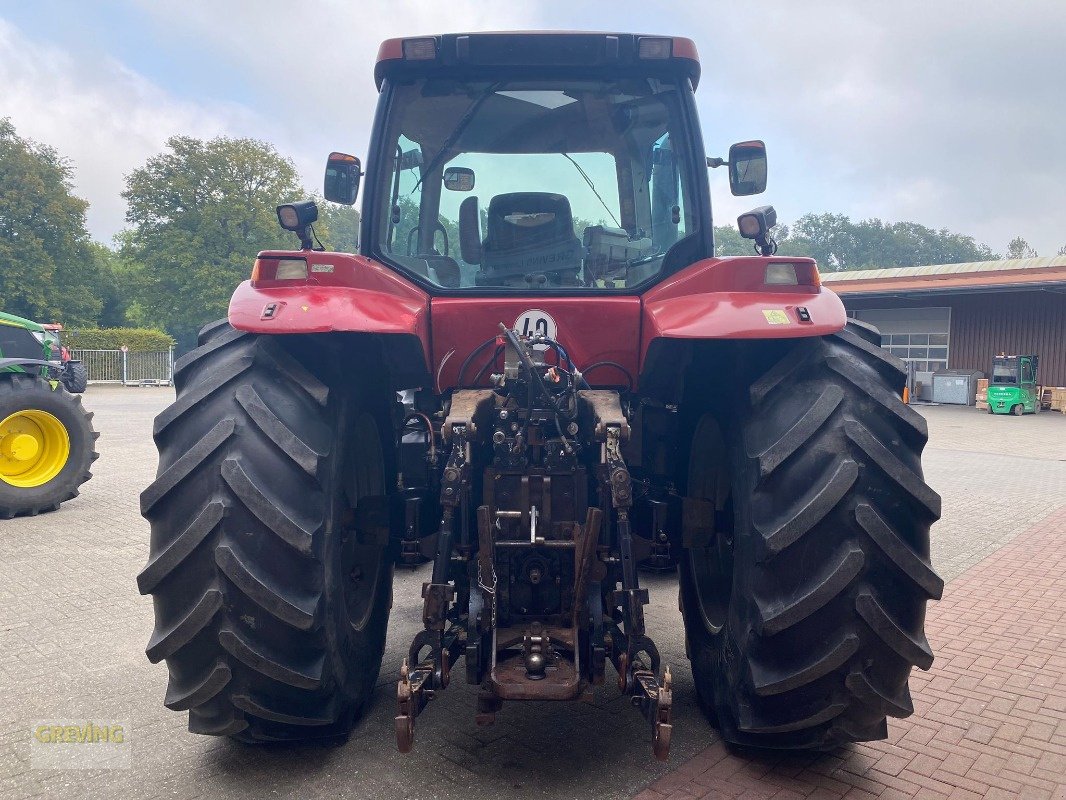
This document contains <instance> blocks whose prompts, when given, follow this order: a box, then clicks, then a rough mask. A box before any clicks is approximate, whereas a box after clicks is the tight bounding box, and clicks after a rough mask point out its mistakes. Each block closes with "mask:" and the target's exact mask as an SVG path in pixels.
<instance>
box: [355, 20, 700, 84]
mask: <svg viewBox="0 0 1066 800" xmlns="http://www.w3.org/2000/svg"><path fill="white" fill-rule="evenodd" d="M574 67H577V68H581V69H585V70H594V69H596V68H602V69H610V70H618V69H619V68H628V69H629V70H631V71H637V72H646V73H648V74H649V75H650V74H656V73H661V72H673V73H680V74H682V75H684V76H686V77H688V78H689V80H690V81H691V82H692V88H693V89H695V88H696V86H697V84H698V83H699V79H700V59H699V54H698V53H697V52H696V45H695V43H694V42H693V41H692V40H691V39H686V38H684V37H680V36H650V35H645V34H634V33H593V32H579V31H510V32H507V31H493V32H485V33H447V34H439V35H435V36H410V37H403V38H399V39H386V40H385V41H384V42H382V43H381V46H380V47H379V48H378V57H377V64H376V65H375V67H374V81H375V83H376V84H377V87H378V89H379V90H380V89H381V85H382V83H383V81H384V79H385V77H386V76H390V75H405V74H406V75H426V74H437V73H456V72H478V73H482V74H485V73H489V72H491V70H492V69H493V68H497V69H499V68H516V69H521V70H526V71H528V70H533V69H536V68H543V69H551V68H574Z"/></svg>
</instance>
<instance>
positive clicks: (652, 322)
mask: <svg viewBox="0 0 1066 800" xmlns="http://www.w3.org/2000/svg"><path fill="white" fill-rule="evenodd" d="M770 264H775V265H777V264H790V265H792V269H794V270H795V273H796V277H797V284H795V285H781V284H767V283H766V277H765V276H766V269H767V266H768V265H770ZM643 306H644V308H643V320H642V325H641V368H642V369H643V366H644V364H645V361H646V359H647V355H648V349H649V348H650V347H651V346H652V343H653V342H655V341H656V340H658V339H795V338H804V337H810V336H826V335H828V334H832V333H836V332H837V331H840V330H842V329H843V328H844V324H845V323H846V322H847V314H846V313H845V311H844V304H843V303H842V302H841V301H840V298H839V297H837V296H836V295H835V294H834V293H833V292H831V291H829V290H828V289H826V288H824V287H823V286H821V285H820V281H819V278H818V272H817V268H816V267H815V263H814V260H813V259H810V258H792V257H780V256H771V257H763V256H744V257H737V258H711V259H705V260H702V261H697V262H696V263H694V264H692V265H690V266H688V267H686V268H685V269H683V270H681V271H679V272H678V273H676V274H675V275H673V276H671V277H670V278H669V279H667V280H666V281H664V282H663V283H660V284H659V285H657V286H654V287H652V288H651V289H650V290H648V291H647V292H646V293H645V294H644V304H643ZM801 309H805V310H806V317H807V319H804V318H803V316H804V315H803V311H801Z"/></svg>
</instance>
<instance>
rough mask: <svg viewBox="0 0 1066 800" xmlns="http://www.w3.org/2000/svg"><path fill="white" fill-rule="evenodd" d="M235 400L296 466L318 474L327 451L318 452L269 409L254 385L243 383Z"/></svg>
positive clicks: (311, 473)
mask: <svg viewBox="0 0 1066 800" xmlns="http://www.w3.org/2000/svg"><path fill="white" fill-rule="evenodd" d="M236 398H237V402H238V403H240V404H241V407H242V408H243V409H244V410H245V411H246V412H247V414H248V417H249V419H251V420H252V422H254V423H255V424H256V426H257V427H258V428H259V430H261V431H262V432H263V433H265V434H266V435H267V436H268V437H269V438H270V441H272V442H273V443H274V444H276V445H277V447H278V450H280V451H281V452H282V453H284V454H285V455H287V456H288V457H289V458H291V459H292V460H293V461H294V462H295V463H296V464H297V466H299V467H300V468H301V469H302V470H303V471H304V472H306V473H307V474H308V475H310V476H311V477H312V478H314V477H316V476H317V475H318V468H319V465H320V464H321V462H322V459H323V458H325V457H326V456H327V455H328V453H323V452H319V451H318V450H315V449H314V448H313V447H311V446H310V445H309V444H307V443H306V442H305V441H304V440H303V439H301V438H300V437H299V436H297V435H296V434H295V433H293V432H292V430H291V429H290V428H289V427H288V426H287V425H286V424H285V423H284V422H282V421H281V419H280V418H279V417H278V416H277V415H276V414H275V413H274V412H273V411H271V410H270V407H269V406H267V404H266V403H265V402H264V401H263V398H262V397H260V396H259V392H257V391H256V390H255V387H254V386H251V385H245V386H242V387H240V388H239V389H238V390H237V393H236Z"/></svg>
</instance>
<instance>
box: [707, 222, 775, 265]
mask: <svg viewBox="0 0 1066 800" xmlns="http://www.w3.org/2000/svg"><path fill="white" fill-rule="evenodd" d="M775 232H776V229H775ZM714 254H715V255H716V256H717V257H718V258H725V257H727V256H753V255H755V248H754V246H753V245H752V243H751V240H749V239H745V238H744V237H743V236H741V235H740V231H738V230H737V229H736V228H734V227H733V226H732V225H715V226H714Z"/></svg>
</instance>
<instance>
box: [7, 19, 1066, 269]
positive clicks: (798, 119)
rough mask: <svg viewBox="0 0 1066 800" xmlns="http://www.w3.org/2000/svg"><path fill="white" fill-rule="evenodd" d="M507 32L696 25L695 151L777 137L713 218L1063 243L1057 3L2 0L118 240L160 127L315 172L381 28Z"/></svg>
mask: <svg viewBox="0 0 1066 800" xmlns="http://www.w3.org/2000/svg"><path fill="white" fill-rule="evenodd" d="M506 29H525V30H529V29H563V30H566V29H570V30H577V29H586V30H617V31H632V32H642V33H672V34H678V35H684V36H689V37H691V38H692V39H694V40H695V41H696V44H697V46H698V48H699V51H700V56H701V60H702V64H703V79H702V83H701V85H700V88H699V91H698V92H697V100H698V103H699V107H700V113H701V117H702V124H703V132H704V140H705V142H706V145H707V149H708V153H709V154H715V153H718V154H721V155H724V154H725V151H726V149H727V148H728V146H729V144H730V143H731V142H733V141H737V140H742V139H748V138H762V139H764V140H765V141H766V143H767V149H768V152H769V155H770V181H769V186H768V190H767V193H766V194H765V195H763V196H762V198H758V199H756V200H755V202H754V203H753V202H752V201H753V198H733V197H731V196H730V195H729V192H728V189H727V188H726V186H725V176H724V174H720V173H722V172H724V171H723V170H718V171H716V172H715V173H712V194H713V200H714V202H715V204H716V205H715V217H716V220H715V221H716V222H717V223H718V224H722V223H724V222H731V221H733V220H734V219H735V217H736V215H737V214H738V213H739V212H741V211H744V210H746V207H748V206H750V205H753V204H757V203H761V202H770V203H772V204H773V205H774V206H776V208H777V210H778V213H779V216H780V218H781V219H782V220H783V221H785V222H790V221H792V220H794V219H795V218H796V217H798V216H800V215H801V214H803V213H805V212H808V211H833V212H840V213H844V214H847V215H849V216H851V217H852V218H853V219H862V218H867V217H874V216H876V217H880V218H882V219H885V220H888V221H898V220H909V221H915V222H920V223H922V224H925V225H928V226H930V227H934V228H941V227H946V228H950V229H951V230H954V231H957V232H960V233H966V234H969V235H972V236H974V237H975V238H976V239H978V241H981V242H984V243H986V244H988V245H990V246H991V247H992V248H993V249H994V250H996V251H997V252H1001V253H1002V252H1003V251H1004V250H1005V249H1006V244H1007V242H1008V241H1009V240H1010V239H1011V238H1012V237H1014V236H1016V235H1021V236H1023V237H1025V238H1026V239H1027V240H1028V241H1029V242H1030V243H1031V244H1032V245H1033V246H1035V247H1036V249H1037V250H1038V251H1039V252H1040V254H1041V255H1053V254H1054V253H1055V251H1056V250H1057V249H1058V248H1059V247H1061V246H1063V245H1064V244H1066V0H1029V1H1028V2H1027V1H1026V0H1014V1H1013V2H1002V0H995V1H994V2H993V1H992V0H964V1H963V0H959V1H958V2H952V1H949V0H939V2H938V1H937V0H925V2H904V1H903V0H891V1H889V0H884V1H883V2H874V0H869V1H865V0H850V2H832V1H830V0H825V1H824V2H814V1H812V0H804V1H803V2H798V1H789V0H763V2H758V3H726V2H713V1H711V0H699V1H698V2H697V1H696V0H690V1H689V2H683V3H671V2H665V1H664V2H658V3H649V2H647V0H643V2H630V1H629V0H615V1H614V2H574V0H569V1H568V2H557V1H555V0H552V1H551V2H548V1H547V0H524V2H520V3H515V2H509V1H508V0H446V1H445V0H436V1H434V2H430V1H429V0H302V1H301V0H286V1H282V0H181V1H180V2H173V1H172V0H114V1H112V2H103V1H100V0H97V1H95V2H82V1H81V0H66V2H62V1H61V0H32V1H31V2H27V0H17V2H16V1H12V0H0V117H4V116H9V117H11V118H12V120H13V122H14V124H15V126H16V128H17V130H18V132H19V133H20V134H21V135H23V136H28V137H30V138H33V139H36V140H38V141H41V142H45V143H47V144H50V145H52V146H54V147H56V148H57V149H58V150H59V151H60V152H61V153H62V154H64V155H66V156H68V157H69V158H70V159H71V160H72V161H73V163H74V165H75V167H76V185H77V192H78V194H80V195H81V196H82V197H84V198H85V199H87V200H88V201H89V202H90V204H91V205H90V208H89V227H90V230H91V232H92V234H93V235H94V236H95V237H96V238H97V239H99V240H101V241H105V242H107V241H109V240H110V238H111V236H112V235H113V234H114V233H116V232H117V231H118V230H120V229H121V228H122V226H123V215H124V213H125V204H124V202H123V200H122V198H121V197H120V196H119V193H120V192H121V191H122V188H123V179H124V176H125V175H126V174H127V173H129V172H130V171H131V170H132V169H135V168H136V167H138V166H140V165H142V164H143V163H144V161H145V160H146V159H147V158H148V157H149V156H151V155H153V154H155V153H157V152H159V151H160V150H161V149H162V148H163V144H164V142H165V140H166V139H167V137H169V136H171V135H173V134H177V133H181V134H189V135H193V136H199V137H210V136H215V135H219V134H225V135H231V136H253V137H256V138H260V139H265V140H268V141H270V142H272V143H273V144H274V145H275V146H276V147H277V148H278V150H279V151H280V152H281V153H283V154H284V155H287V156H290V157H291V158H293V160H294V161H295V162H296V164H297V166H298V168H299V169H300V171H301V174H302V176H303V179H304V183H305V185H306V186H307V187H308V188H316V187H319V186H320V184H321V171H322V165H323V162H324V158H325V156H326V154H327V153H328V152H329V151H330V150H334V149H336V150H346V151H348V152H352V153H357V154H362V155H365V152H366V145H367V138H368V129H369V125H370V121H371V117H372V113H373V108H374V102H375V97H376V92H375V89H374V82H373V77H372V73H373V64H374V57H375V54H376V52H377V46H378V43H379V42H380V40H381V39H384V38H386V37H389V36H402V35H416V34H422V33H440V32H454V31H457V30H465V31H476V30H506ZM763 198H765V199H763Z"/></svg>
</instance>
